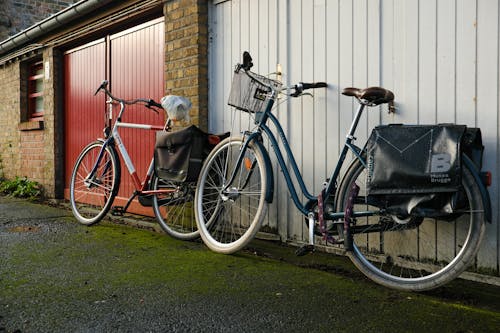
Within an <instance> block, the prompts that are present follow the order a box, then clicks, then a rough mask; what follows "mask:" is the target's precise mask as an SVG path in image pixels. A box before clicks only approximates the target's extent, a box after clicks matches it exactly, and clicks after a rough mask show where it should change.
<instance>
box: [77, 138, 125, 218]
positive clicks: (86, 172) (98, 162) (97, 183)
mask: <svg viewBox="0 0 500 333" xmlns="http://www.w3.org/2000/svg"><path fill="white" fill-rule="evenodd" d="M101 151H102V155H101V158H99V154H100V152H101ZM94 167H95V172H94V173H93V174H92V170H93V169H94ZM119 179H120V164H119V162H118V159H117V157H116V153H115V152H114V150H113V149H112V148H111V147H109V146H107V147H106V148H105V149H104V150H103V142H100V141H96V142H93V143H91V144H89V145H88V146H87V147H85V148H84V149H83V150H82V152H81V153H80V156H78V158H77V160H76V163H75V167H74V169H73V173H72V174H71V183H70V204H71V210H72V211H73V214H74V215H75V217H76V219H77V220H78V222H80V223H82V224H85V225H91V224H94V223H97V222H99V221H100V220H101V219H102V218H103V217H104V216H105V215H106V214H107V212H108V211H109V209H110V208H111V205H112V204H113V200H114V198H115V196H116V194H117V193H118V188H119V186H120V182H119Z"/></svg>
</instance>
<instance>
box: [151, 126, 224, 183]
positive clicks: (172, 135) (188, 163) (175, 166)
mask: <svg viewBox="0 0 500 333" xmlns="http://www.w3.org/2000/svg"><path fill="white" fill-rule="evenodd" d="M227 136H228V133H225V134H222V135H209V134H208V133H205V132H204V131H202V130H201V129H199V128H198V127H196V126H194V125H191V126H189V127H187V128H185V129H182V130H179V131H176V132H165V131H159V132H157V133H156V144H155V151H154V164H155V173H156V175H157V176H158V177H159V178H161V179H165V180H171V181H176V182H194V181H196V180H197V179H198V175H199V174H200V171H201V167H202V165H203V161H204V159H205V158H206V157H207V156H208V154H209V153H210V151H211V150H212V149H213V148H214V147H215V145H216V144H217V143H218V142H219V141H220V140H222V139H223V138H225V137H227ZM210 137H218V140H216V141H217V142H215V143H213V142H212V140H210Z"/></svg>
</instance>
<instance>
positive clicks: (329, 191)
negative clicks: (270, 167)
mask: <svg viewBox="0 0 500 333" xmlns="http://www.w3.org/2000/svg"><path fill="white" fill-rule="evenodd" d="M275 97H276V92H275V91H272V92H271V96H270V98H269V102H268V104H267V106H266V109H265V110H264V111H263V112H258V113H256V117H255V123H256V125H257V126H258V129H257V130H256V131H254V132H252V133H246V134H248V136H247V138H246V139H245V142H244V144H243V146H242V149H241V152H240V154H239V156H238V160H237V164H236V167H235V168H234V171H233V173H232V175H231V177H230V179H229V181H228V183H227V185H226V186H225V188H224V190H225V189H227V188H228V187H229V185H230V184H231V183H232V181H233V180H234V178H235V176H236V170H237V169H238V168H239V166H240V165H241V162H242V159H243V156H244V154H245V151H246V149H247V148H248V145H249V143H250V142H251V141H252V140H258V138H260V137H261V136H262V131H263V132H264V133H265V134H266V136H267V138H268V139H269V141H270V143H271V146H272V147H273V149H274V152H275V155H276V157H277V159H278V164H279V166H280V168H281V171H282V172H283V175H284V177H285V181H286V184H287V188H288V191H289V193H290V195H291V197H292V200H293V203H294V204H295V206H296V207H297V209H299V210H300V212H301V213H302V214H304V215H305V216H308V217H310V214H311V211H310V210H308V209H307V205H305V204H303V203H302V202H301V201H300V199H299V196H298V192H297V189H296V187H295V185H294V183H293V181H292V176H291V174H290V172H289V169H288V167H287V165H286V162H285V159H284V156H283V152H282V151H281V148H280V147H279V144H278V139H277V138H276V136H275V135H274V134H273V132H272V131H271V129H270V128H269V127H268V126H267V124H266V123H267V121H268V120H270V121H271V122H272V123H273V124H274V126H275V128H276V130H277V132H278V137H279V138H280V140H281V143H282V144H283V147H284V149H285V153H286V156H287V157H288V159H289V160H290V163H291V168H292V171H293V175H294V176H295V178H296V179H297V182H298V184H299V187H300V190H301V191H302V193H303V194H304V196H305V197H306V198H307V199H308V200H314V201H316V200H318V197H316V196H314V195H312V194H311V193H310V192H309V191H308V189H307V187H306V185H305V182H304V179H303V177H302V175H301V173H300V171H299V168H298V166H297V162H296V161H295V157H294V155H293V152H292V150H291V148H290V145H289V143H288V140H287V138H286V136H285V133H284V130H283V128H282V126H281V124H280V123H279V120H278V119H277V118H276V116H274V115H273V114H272V113H271V109H272V107H273V104H274V100H275ZM364 108H365V105H364V104H361V105H360V106H359V108H358V110H357V112H356V115H355V117H354V119H353V122H352V124H351V127H350V129H349V132H348V134H347V136H346V141H345V144H344V147H343V149H342V152H341V154H340V157H339V159H338V162H337V165H336V167H335V169H334V171H333V173H332V175H331V177H330V179H329V181H328V184H327V185H326V188H325V193H324V195H323V198H324V199H323V200H325V199H326V198H328V197H329V196H334V195H335V193H334V192H335V191H336V179H337V178H338V177H339V175H340V170H341V168H342V165H343V163H344V161H345V158H346V156H347V153H348V152H349V151H351V152H352V153H353V154H354V156H355V158H357V159H358V160H360V162H361V163H362V164H363V165H365V166H366V162H365V160H364V159H363V157H362V156H361V152H362V149H360V148H359V147H357V146H356V145H354V144H353V141H354V140H355V137H354V133H355V131H356V128H357V126H358V123H359V120H360V118H361V114H362V113H363V110H364ZM375 214H377V213H376V212H374V211H365V212H355V213H354V215H353V217H361V216H372V215H375ZM344 216H345V213H344V212H335V213H328V215H325V217H326V218H327V219H331V220H339V219H342V218H343V217H344Z"/></svg>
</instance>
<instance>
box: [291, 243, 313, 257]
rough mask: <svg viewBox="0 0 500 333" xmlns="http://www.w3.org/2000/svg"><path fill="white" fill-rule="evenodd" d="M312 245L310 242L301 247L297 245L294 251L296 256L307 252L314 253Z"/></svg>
mask: <svg viewBox="0 0 500 333" xmlns="http://www.w3.org/2000/svg"><path fill="white" fill-rule="evenodd" d="M314 251H315V250H314V245H311V244H306V245H302V246H301V247H299V248H298V249H297V251H295V255H296V256H297V257H302V256H305V255H306V254H308V253H314Z"/></svg>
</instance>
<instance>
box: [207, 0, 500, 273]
mask: <svg viewBox="0 0 500 333" xmlns="http://www.w3.org/2000/svg"><path fill="white" fill-rule="evenodd" d="M499 17H500V7H499V3H498V1H497V0H439V1H437V0H229V1H214V2H213V3H212V4H211V7H210V11H209V29H210V31H209V33H210V47H209V57H210V62H209V63H210V65H209V117H210V118H209V126H210V129H211V130H212V131H222V130H229V129H231V127H232V123H231V119H232V117H231V116H232V114H233V113H234V112H235V111H234V110H233V109H231V108H230V107H228V106H227V99H228V95H229V90H230V85H231V76H232V69H233V67H234V65H235V64H236V63H237V62H238V61H240V59H241V54H242V52H243V51H245V50H248V51H250V53H251V54H252V56H253V58H254V64H255V67H254V70H255V71H256V72H259V73H261V74H267V73H270V72H275V71H276V68H277V64H280V65H281V67H282V70H283V72H284V77H283V79H284V81H285V82H286V83H288V84H292V83H296V82H298V81H304V82H311V81H326V82H328V84H329V88H328V89H326V90H324V89H323V90H320V89H318V90H316V91H315V92H314V98H311V97H302V98H299V99H293V100H288V101H286V102H284V103H282V104H281V105H280V106H279V108H278V110H277V111H276V112H277V114H278V117H279V119H280V121H281V122H282V125H283V126H284V128H285V132H286V134H287V136H288V138H289V141H290V144H291V146H292V149H293V152H294V154H295V156H296V159H297V162H298V165H299V167H300V169H301V172H302V174H303V176H304V179H305V181H306V184H307V185H308V186H309V188H310V189H311V191H312V190H314V193H317V192H318V191H319V190H320V188H321V186H322V183H323V181H324V180H325V178H326V177H328V176H329V173H330V172H331V170H333V168H334V166H335V163H336V159H337V156H338V153H339V147H340V146H341V145H342V144H343V139H344V137H345V133H346V131H347V129H348V126H349V125H350V122H351V119H352V115H353V112H354V109H355V105H354V104H353V101H352V100H351V99H350V98H347V97H344V96H342V95H341V94H340V91H341V90H342V89H343V88H345V87H348V86H356V87H361V88H363V87H367V86H373V85H380V86H383V87H385V88H388V89H390V90H392V91H393V92H394V93H395V95H396V103H397V104H396V106H397V108H398V109H397V114H396V115H388V114H387V112H386V109H385V108H383V109H380V108H375V109H370V112H368V113H365V116H364V117H363V119H362V122H361V126H360V131H359V132H358V136H357V137H358V144H360V145H362V143H363V142H364V140H365V139H366V138H367V135H368V134H369V132H370V130H371V128H372V127H373V126H375V125H377V124H380V123H384V124H386V123H419V124H424V123H425V124H428V123H443V122H456V123H462V124H466V125H468V126H471V127H480V128H481V130H482V134H483V141H484V144H485V146H486V149H485V161H484V169H488V170H490V171H492V173H493V185H492V187H490V188H489V191H490V195H491V198H492V206H493V224H491V225H488V227H487V231H486V236H485V239H484V241H483V245H482V248H481V251H480V253H479V256H478V263H479V264H480V266H483V267H488V268H491V269H494V270H495V271H496V272H497V273H498V267H499V262H500V259H499V258H500V250H499V242H500V241H499V239H500V228H499V222H498V217H499V215H500V214H499V209H500V208H499V207H500V202H499V186H500V176H499V175H500V163H499V162H500V154H499V152H500V145H499V128H500V109H499V105H500V93H499V90H500V83H499V80H500V61H499V59H500V46H499V35H500V33H499V31H500V27H499ZM235 122H236V124H237V127H239V128H242V129H245V128H247V127H248V126H249V124H251V122H249V121H248V119H247V115H246V114H239V113H238V114H237V117H236V120H235ZM271 155H272V154H271ZM274 174H275V183H276V185H275V188H276V190H275V200H274V203H273V205H272V206H271V207H270V211H269V214H268V215H269V216H268V218H267V220H266V221H265V224H267V225H268V226H269V227H271V228H274V229H276V230H277V232H278V233H279V235H280V236H281V237H282V239H291V240H298V241H300V240H306V239H307V231H306V229H305V228H304V224H303V222H302V221H303V217H302V216H301V215H300V214H299V213H298V212H297V210H296V209H295V207H294V206H293V203H292V201H291V200H290V198H289V195H288V192H287V189H286V186H285V184H284V179H283V177H282V175H281V173H280V172H279V170H276V169H275V172H274Z"/></svg>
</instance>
